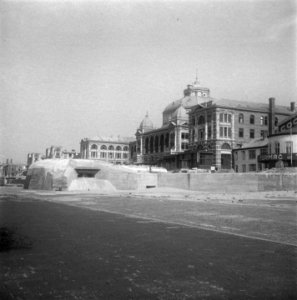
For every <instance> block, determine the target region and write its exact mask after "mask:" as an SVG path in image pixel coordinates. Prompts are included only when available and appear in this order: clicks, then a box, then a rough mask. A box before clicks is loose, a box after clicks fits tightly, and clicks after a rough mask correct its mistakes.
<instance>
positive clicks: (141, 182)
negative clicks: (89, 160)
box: [96, 168, 158, 190]
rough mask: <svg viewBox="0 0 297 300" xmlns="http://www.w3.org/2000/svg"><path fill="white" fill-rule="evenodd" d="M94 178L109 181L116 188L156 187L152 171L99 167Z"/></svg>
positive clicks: (154, 175)
mask: <svg viewBox="0 0 297 300" xmlns="http://www.w3.org/2000/svg"><path fill="white" fill-rule="evenodd" d="M96 178H99V179H106V180H108V181H110V182H111V183H112V184H113V186H114V187H115V188H116V189H117V190H143V189H145V188H147V187H157V186H158V177H157V174H154V173H145V172H142V173H129V172H123V171H119V170H117V169H116V168H115V169H113V168H106V169H105V168H101V169H100V172H98V173H97V174H96Z"/></svg>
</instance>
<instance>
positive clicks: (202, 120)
mask: <svg viewBox="0 0 297 300" xmlns="http://www.w3.org/2000/svg"><path fill="white" fill-rule="evenodd" d="M204 123H205V119H204V117H203V116H200V117H199V119H198V125H202V124H204Z"/></svg>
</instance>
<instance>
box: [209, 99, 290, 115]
mask: <svg viewBox="0 0 297 300" xmlns="http://www.w3.org/2000/svg"><path fill="white" fill-rule="evenodd" d="M213 104H215V105H216V106H227V107H232V108H237V109H244V110H256V111H261V112H267V113H268V112H269V103H268V102H267V103H257V102H251V101H239V100H231V99H224V98H223V99H218V100H215V101H214V102H213ZM275 112H276V113H280V114H292V111H291V110H290V107H289V106H288V107H287V106H282V105H275Z"/></svg>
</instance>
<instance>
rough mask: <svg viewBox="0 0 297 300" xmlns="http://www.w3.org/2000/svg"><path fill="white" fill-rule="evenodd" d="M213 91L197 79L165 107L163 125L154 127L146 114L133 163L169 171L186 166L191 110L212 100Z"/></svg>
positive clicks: (133, 146)
mask: <svg viewBox="0 0 297 300" xmlns="http://www.w3.org/2000/svg"><path fill="white" fill-rule="evenodd" d="M209 93H210V91H209V89H208V88H205V87H202V86H201V85H200V83H199V82H198V80H197V78H196V81H195V82H194V83H193V84H192V85H188V86H187V88H186V89H185V90H184V96H183V97H182V98H181V99H178V100H176V101H173V102H172V103H170V104H169V105H167V106H166V107H165V109H164V111H163V114H162V117H163V118H162V119H163V120H162V126H161V127H159V128H154V127H153V123H152V122H151V120H150V119H149V116H148V114H146V116H145V118H144V119H143V120H142V122H141V123H140V126H139V128H138V129H137V132H136V134H135V135H136V142H132V143H131V144H130V162H131V163H136V164H146V165H158V166H162V167H165V168H166V169H169V170H170V169H175V168H183V167H186V165H184V161H183V160H182V159H181V155H182V154H183V153H185V152H186V151H187V150H188V148H189V117H188V111H189V109H190V108H191V107H193V106H195V105H196V104H197V103H199V101H202V99H204V100H205V99H209V96H210V95H209ZM199 99H200V100H199Z"/></svg>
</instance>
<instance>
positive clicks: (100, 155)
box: [80, 136, 133, 164]
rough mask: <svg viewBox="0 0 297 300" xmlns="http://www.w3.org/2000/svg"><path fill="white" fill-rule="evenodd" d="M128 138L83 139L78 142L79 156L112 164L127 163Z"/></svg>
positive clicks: (129, 139) (102, 137) (99, 137)
mask: <svg viewBox="0 0 297 300" xmlns="http://www.w3.org/2000/svg"><path fill="white" fill-rule="evenodd" d="M132 140H133V138H129V137H120V136H118V137H104V136H98V137H93V138H84V139H82V140H81V142H80V155H81V158H82V159H94V160H103V161H108V162H110V163H114V164H128V163H129V143H130V142H131V141H132Z"/></svg>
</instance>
